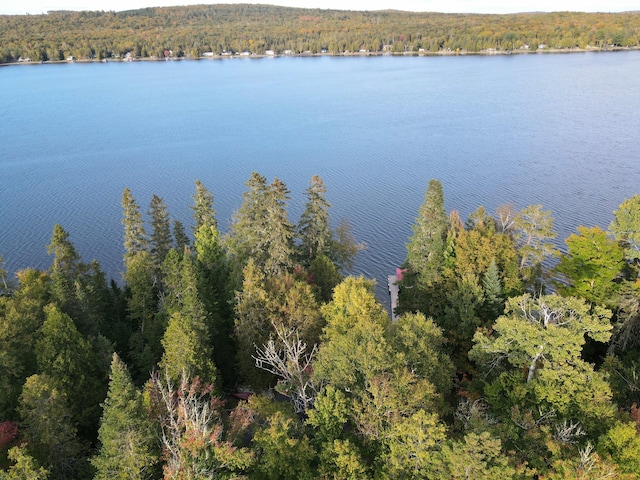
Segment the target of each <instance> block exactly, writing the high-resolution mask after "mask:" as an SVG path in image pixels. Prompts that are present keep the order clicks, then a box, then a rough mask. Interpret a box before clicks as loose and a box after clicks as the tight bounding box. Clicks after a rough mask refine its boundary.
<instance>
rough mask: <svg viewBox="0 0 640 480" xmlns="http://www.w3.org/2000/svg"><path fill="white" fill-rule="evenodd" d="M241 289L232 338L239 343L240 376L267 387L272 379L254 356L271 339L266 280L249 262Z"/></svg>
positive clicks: (238, 295)
mask: <svg viewBox="0 0 640 480" xmlns="http://www.w3.org/2000/svg"><path fill="white" fill-rule="evenodd" d="M243 274H244V275H243V276H244V280H243V283H242V289H241V290H240V291H239V292H236V298H235V321H234V328H233V336H234V339H235V341H236V344H237V362H238V369H239V373H240V377H241V378H242V379H243V380H244V381H246V382H249V383H250V384H251V385H253V386H255V387H260V386H266V385H267V384H268V383H269V381H270V380H271V377H270V376H267V375H266V374H265V373H264V372H261V371H259V370H258V369H257V368H256V367H255V364H254V360H253V357H252V355H253V354H254V353H255V348H256V345H264V344H265V343H267V341H268V339H269V332H270V330H271V325H270V322H269V318H268V314H267V312H268V309H267V298H268V294H267V291H266V286H265V278H264V274H263V273H262V271H261V270H260V269H258V268H256V265H255V263H254V261H253V259H249V262H248V263H247V265H246V267H245V268H244V272H243Z"/></svg>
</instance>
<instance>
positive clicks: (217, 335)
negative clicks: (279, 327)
mask: <svg viewBox="0 0 640 480" xmlns="http://www.w3.org/2000/svg"><path fill="white" fill-rule="evenodd" d="M193 198H194V205H193V206H192V207H191V208H192V209H193V210H194V219H195V224H196V230H195V233H194V236H195V239H194V249H195V257H196V264H197V268H198V275H197V280H198V292H199V295H200V298H201V300H202V303H203V304H204V307H205V310H206V311H207V317H206V318H207V329H208V331H209V339H210V340H209V344H210V345H212V346H213V356H214V363H215V365H216V367H218V369H219V370H220V373H221V375H222V379H223V381H224V382H225V383H233V381H234V377H235V374H236V371H235V355H236V352H235V345H234V341H233V339H232V336H233V311H232V308H231V305H232V293H231V292H232V290H231V289H230V285H229V283H230V280H229V279H230V275H231V274H230V268H229V262H228V261H227V258H226V252H225V250H224V248H223V245H222V241H221V237H220V232H219V231H218V222H217V221H216V217H215V210H214V208H213V194H212V193H211V192H209V191H208V190H207V189H206V188H205V187H204V185H203V184H202V183H201V182H199V181H196V194H195V195H194V197H193Z"/></svg>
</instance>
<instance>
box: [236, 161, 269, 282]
mask: <svg viewBox="0 0 640 480" xmlns="http://www.w3.org/2000/svg"><path fill="white" fill-rule="evenodd" d="M245 186H246V187H247V190H246V191H245V192H244V193H243V194H242V204H241V205H240V209H239V210H238V211H237V212H236V213H235V214H234V215H233V223H232V224H231V228H230V229H229V233H228V235H227V237H226V241H225V244H226V246H227V249H228V251H229V256H230V259H231V265H232V267H233V270H234V281H235V282H236V283H235V284H236V285H237V287H239V286H240V284H241V283H242V270H243V268H244V266H245V265H246V263H247V261H248V260H249V258H253V259H254V262H255V263H256V265H259V266H261V265H263V263H264V259H265V255H266V253H265V251H266V237H267V231H268V229H269V228H270V225H268V223H267V212H266V206H267V197H268V194H269V189H268V187H267V179H266V178H264V177H263V176H262V175H260V174H259V173H257V172H253V173H252V174H251V177H250V178H249V180H247V182H246V183H245Z"/></svg>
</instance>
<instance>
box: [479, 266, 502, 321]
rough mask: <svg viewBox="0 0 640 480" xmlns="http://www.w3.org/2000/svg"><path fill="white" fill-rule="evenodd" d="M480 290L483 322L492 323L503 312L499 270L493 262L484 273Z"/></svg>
mask: <svg viewBox="0 0 640 480" xmlns="http://www.w3.org/2000/svg"><path fill="white" fill-rule="evenodd" d="M482 290H483V291H484V305H483V309H482V310H483V317H484V318H483V320H484V321H485V322H493V321H494V320H496V319H497V318H498V317H499V316H500V315H501V314H502V312H503V311H504V300H505V299H504V295H503V293H502V282H501V281H500V270H499V269H498V266H497V265H496V262H495V260H493V261H492V262H491V264H490V265H489V268H487V270H486V272H484V276H483V277H482Z"/></svg>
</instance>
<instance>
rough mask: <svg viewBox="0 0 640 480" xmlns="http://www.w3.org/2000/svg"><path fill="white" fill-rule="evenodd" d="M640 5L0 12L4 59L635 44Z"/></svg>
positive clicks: (1, 55) (0, 59)
mask: <svg viewBox="0 0 640 480" xmlns="http://www.w3.org/2000/svg"><path fill="white" fill-rule="evenodd" d="M639 44H640V12H629V13H614V14H607V13H576V12H558V13H522V14H509V15H476V14H441V13H409V12H400V11H394V10H387V11H371V12H358V11H340V10H320V9H300V8H287V7H276V6H267V5H196V6H189V7H166V8H145V9H141V10H131V11H123V12H103V11H85V12H71V11H52V12H48V13H47V14H42V15H13V16H7V15H4V16H0V63H9V62H16V61H18V60H19V59H21V60H26V59H29V60H31V61H36V62H40V61H61V60H66V59H69V58H74V59H77V60H82V59H85V60H86V59H97V60H100V59H110V58H124V57H125V55H127V54H129V55H130V56H131V58H137V57H140V58H150V57H155V58H163V57H165V56H169V55H170V56H171V57H174V58H179V57H191V58H200V57H201V56H202V55H203V54H205V53H206V52H210V54H213V55H221V54H222V53H223V52H225V53H227V54H228V53H234V52H250V53H253V54H264V53H265V52H266V51H272V52H274V54H282V53H285V52H287V53H292V54H300V53H309V54H313V53H320V52H324V53H328V54H345V53H349V52H361V51H362V52H372V53H375V52H389V53H411V52H413V53H419V52H423V53H438V52H441V53H442V52H458V51H459V52H468V53H474V52H479V51H483V50H485V51H486V50H489V49H492V50H497V51H506V50H509V51H539V50H541V51H544V50H545V49H548V48H551V49H572V48H583V49H584V48H600V49H602V48H612V47H637V46H638V45H639Z"/></svg>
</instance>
